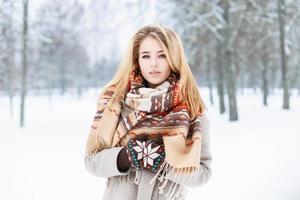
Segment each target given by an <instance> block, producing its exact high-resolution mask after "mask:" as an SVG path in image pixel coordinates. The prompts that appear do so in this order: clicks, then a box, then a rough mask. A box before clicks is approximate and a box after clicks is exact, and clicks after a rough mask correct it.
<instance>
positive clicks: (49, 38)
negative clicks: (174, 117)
mask: <svg viewBox="0 0 300 200" xmlns="http://www.w3.org/2000/svg"><path fill="white" fill-rule="evenodd" d="M155 23H160V24H161V25H163V26H166V27H169V28H171V29H173V30H175V31H176V32H177V33H178V35H179V36H180V37H181V39H182V41H183V45H184V49H185V54H186V56H187V60H188V62H189V65H190V67H191V70H192V71H193V74H194V76H195V78H196V80H197V83H198V85H199V90H200V93H201V95H202V96H203V99H204V100H205V103H206V105H207V108H208V114H209V116H210V133H211V151H212V155H213V162H212V168H213V175H212V177H211V179H210V181H209V182H208V183H207V184H205V185H204V186H202V187H199V188H192V189H191V190H190V192H189V193H188V196H187V199H199V198H200V199H201V197H203V199H213V200H219V199H221V200H226V199H230V200H232V199H237V200H241V199H243V200H248V199H249V200H258V199H272V200H274V199H291V200H299V199H300V192H299V191H300V170H299V167H300V156H299V152H300V136H299V131H300V125H299V120H298V118H299V116H300V77H299V76H300V0H248V1H246V0H210V1H208V0H164V1H158V0H120V1H118V0H66V1H60V0H0V157H1V158H2V159H1V165H0V188H1V190H2V191H1V192H0V199H14V200H15V199H22V200H25V199H26V200H27V199H30V200H33V199H34V200H44V199H53V198H55V199H71V198H72V199H87V198H88V199H101V196H102V195H103V191H104V187H105V178H97V177H93V176H91V175H90V174H88V172H87V171H86V170H85V169H84V165H83V154H84V148H85V142H86V139H87V135H88V132H89V128H90V125H91V122H92V119H93V116H94V114H95V111H96V98H97V95H98V94H99V93H100V92H101V89H102V87H103V86H104V85H105V84H106V83H107V82H108V81H110V80H111V78H112V77H113V75H114V74H115V72H116V70H117V67H118V64H119V62H120V60H121V58H122V56H123V54H124V52H125V50H126V48H127V45H128V43H129V40H130V38H131V37H132V36H133V34H134V33H135V32H136V31H137V30H138V29H139V28H141V27H142V26H144V25H148V24H155Z"/></svg>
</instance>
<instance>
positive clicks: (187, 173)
mask: <svg viewBox="0 0 300 200" xmlns="http://www.w3.org/2000/svg"><path fill="white" fill-rule="evenodd" d="M198 171H199V168H196V167H192V168H191V167H184V168H175V167H173V166H171V165H170V164H169V163H168V162H167V161H164V163H163V164H162V165H161V166H160V168H159V170H158V171H157V172H156V174H155V176H154V177H153V178H152V180H151V181H150V184H152V183H153V182H154V181H155V180H156V179H158V180H159V182H160V185H159V188H158V190H159V193H160V194H164V196H165V197H168V199H170V200H172V199H184V197H185V195H186V192H187V191H186V189H185V188H184V187H180V184H177V183H180V182H181V181H183V180H184V179H187V180H186V181H194V180H195V178H196V175H197V174H198ZM169 179H171V180H172V183H171V185H170V187H169V188H168V191H166V192H165V191H164V189H165V187H166V185H167V183H168V181H169Z"/></svg>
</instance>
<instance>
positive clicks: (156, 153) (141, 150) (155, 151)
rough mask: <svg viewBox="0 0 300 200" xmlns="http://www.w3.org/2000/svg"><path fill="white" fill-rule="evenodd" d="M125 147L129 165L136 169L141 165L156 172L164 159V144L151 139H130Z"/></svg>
mask: <svg viewBox="0 0 300 200" xmlns="http://www.w3.org/2000/svg"><path fill="white" fill-rule="evenodd" d="M125 149H126V152H127V155H128V160H129V161H130V163H131V166H132V167H135V168H138V169H141V168H142V167H143V168H145V169H148V170H150V171H153V172H156V171H157V170H158V169H159V167H160V165H161V164H162V163H163V161H164V159H165V148H164V145H158V144H157V143H155V142H154V141H153V140H147V141H140V140H134V139H130V140H129V141H128V143H127V146H126V147H125Z"/></svg>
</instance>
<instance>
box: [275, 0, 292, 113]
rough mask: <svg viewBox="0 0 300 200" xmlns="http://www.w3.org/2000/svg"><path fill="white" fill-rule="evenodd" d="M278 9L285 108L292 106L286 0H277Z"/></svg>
mask: <svg viewBox="0 0 300 200" xmlns="http://www.w3.org/2000/svg"><path fill="white" fill-rule="evenodd" d="M277 9H278V23H279V35H280V37H279V39H280V56H281V81H282V89H283V105H282V107H283V109H289V108H290V101H289V86H288V78H287V68H288V66H287V55H286V44H285V20H284V16H285V2H284V0H277Z"/></svg>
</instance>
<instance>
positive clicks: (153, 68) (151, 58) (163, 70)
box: [139, 36, 171, 88]
mask: <svg viewBox="0 0 300 200" xmlns="http://www.w3.org/2000/svg"><path fill="white" fill-rule="evenodd" d="M139 65H140V69H141V73H142V75H143V77H144V78H145V79H146V81H147V82H148V85H149V87H151V88H154V87H156V86H157V85H159V84H160V83H162V82H163V81H164V80H166V79H167V78H168V77H169V75H170V74H171V68H170V66H169V64H168V61H167V58H166V54H165V52H164V50H163V48H162V46H161V45H160V43H159V42H158V41H157V40H156V39H154V38H153V37H150V36H148V37H146V38H144V39H143V40H142V42H141V44H140V48H139Z"/></svg>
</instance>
